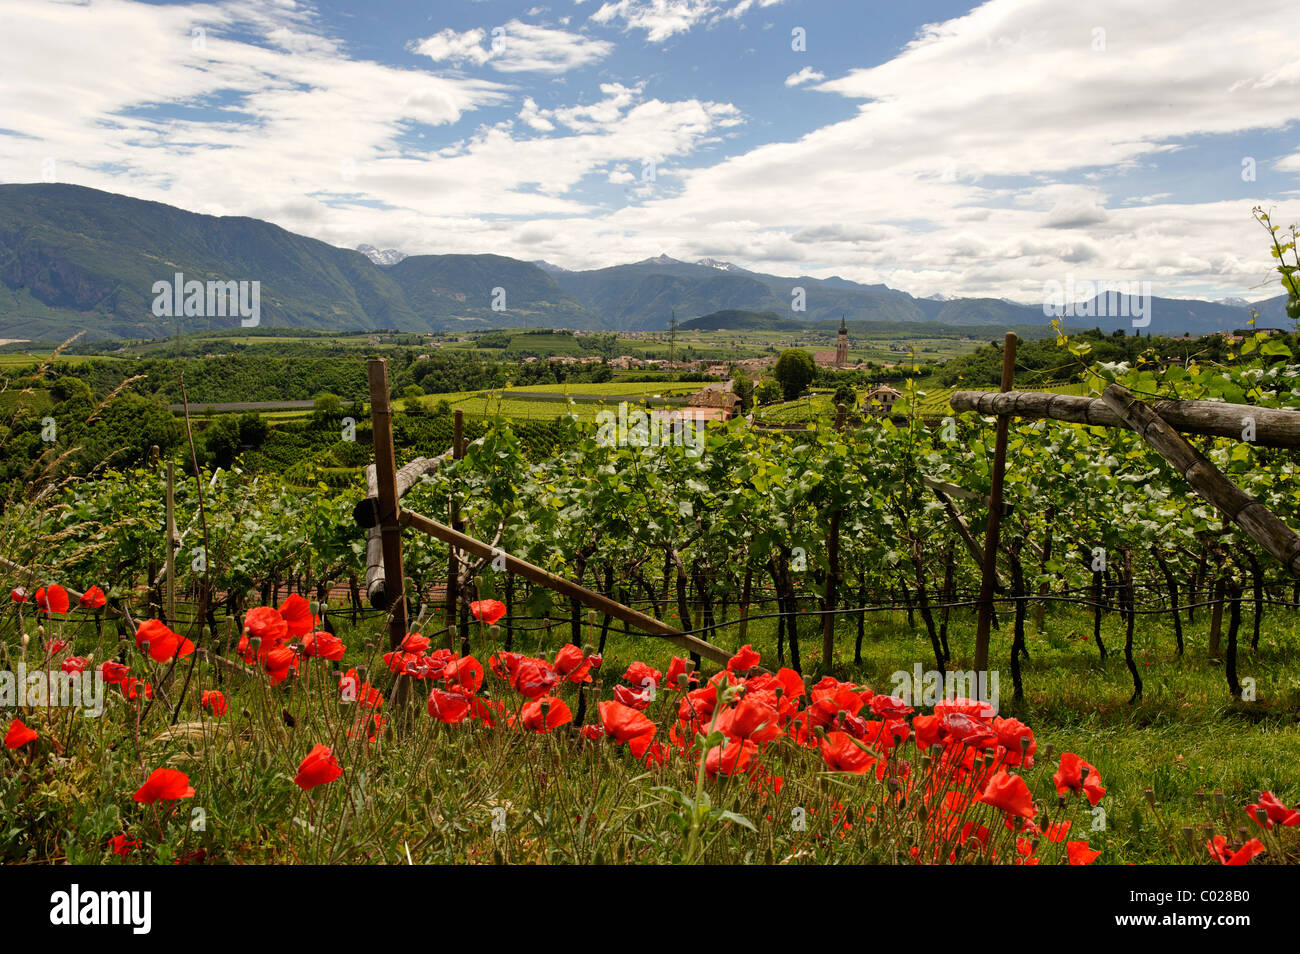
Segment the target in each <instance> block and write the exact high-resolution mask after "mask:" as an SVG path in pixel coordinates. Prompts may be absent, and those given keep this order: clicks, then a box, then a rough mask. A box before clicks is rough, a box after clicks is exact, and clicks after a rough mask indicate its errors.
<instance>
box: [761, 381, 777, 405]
mask: <svg viewBox="0 0 1300 954" xmlns="http://www.w3.org/2000/svg"><path fill="white" fill-rule="evenodd" d="M754 397H756V398H757V399H758V403H759V404H771V403H772V402H773V401H779V400H781V385H780V384H779V383H778V382H777V380H776V378H764V379H763V380H762V381H759V382H758V387H757V388H755V390H754Z"/></svg>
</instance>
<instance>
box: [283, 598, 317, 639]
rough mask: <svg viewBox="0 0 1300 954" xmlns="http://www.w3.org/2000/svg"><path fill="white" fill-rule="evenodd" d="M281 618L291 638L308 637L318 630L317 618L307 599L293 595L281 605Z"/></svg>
mask: <svg viewBox="0 0 1300 954" xmlns="http://www.w3.org/2000/svg"><path fill="white" fill-rule="evenodd" d="M278 612H279V614H280V618H281V619H283V620H284V622H285V625H286V626H288V627H289V635H290V637H293V638H297V637H298V636H306V635H307V634H308V633H310V632H311V631H312V630H314V629H315V628H316V617H315V616H314V615H313V614H312V611H311V604H310V603H308V602H307V599H306V597H303V596H299V595H298V594H297V593H292V594H290V595H289V597H288V598H287V599H285V601H284V602H283V603H281V604H280V607H279V610H278Z"/></svg>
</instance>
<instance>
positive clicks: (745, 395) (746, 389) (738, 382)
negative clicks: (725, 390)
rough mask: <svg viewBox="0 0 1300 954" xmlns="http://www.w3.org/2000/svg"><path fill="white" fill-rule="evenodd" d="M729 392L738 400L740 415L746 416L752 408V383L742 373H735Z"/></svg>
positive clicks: (747, 376) (751, 380)
mask: <svg viewBox="0 0 1300 954" xmlns="http://www.w3.org/2000/svg"><path fill="white" fill-rule="evenodd" d="M731 381H732V384H731V390H732V393H733V394H735V395H736V397H738V398H740V413H741V414H748V413H749V412H750V410H751V409H752V408H753V407H754V381H753V379H751V378H750V376H749V375H747V374H745V373H744V372H743V371H740V372H737V373H736V376H735V377H734V378H732V379H731Z"/></svg>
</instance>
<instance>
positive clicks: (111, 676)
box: [99, 659, 131, 685]
mask: <svg viewBox="0 0 1300 954" xmlns="http://www.w3.org/2000/svg"><path fill="white" fill-rule="evenodd" d="M99 671H100V673H101V674H102V675H103V677H104V681H105V682H106V683H108V684H109V685H113V684H114V683H118V682H121V681H122V680H123V679H125V678H126V677H127V676H129V675H130V674H131V667H130V666H124V665H122V664H121V663H120V662H117V661H116V660H113V659H110V660H108V661H107V662H102V663H100V664H99Z"/></svg>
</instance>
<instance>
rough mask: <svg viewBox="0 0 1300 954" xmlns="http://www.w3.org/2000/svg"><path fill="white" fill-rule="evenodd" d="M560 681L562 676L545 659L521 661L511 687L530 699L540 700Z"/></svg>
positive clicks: (512, 678)
mask: <svg viewBox="0 0 1300 954" xmlns="http://www.w3.org/2000/svg"><path fill="white" fill-rule="evenodd" d="M559 681H560V674H559V673H558V672H556V671H555V670H554V669H552V668H551V664H550V663H548V662H547V661H546V660H544V659H526V658H525V659H521V660H519V664H518V665H517V666H516V667H515V671H514V675H513V676H512V677H511V679H510V685H512V686H514V687H515V690H516V691H517V692H520V693H522V694H523V695H524V696H526V697H527V698H529V699H540V698H541V697H542V696H544V695H546V694H547V693H549V692H550V691H551V687H552V686H554V685H555V684H556V683H557V682H559Z"/></svg>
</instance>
